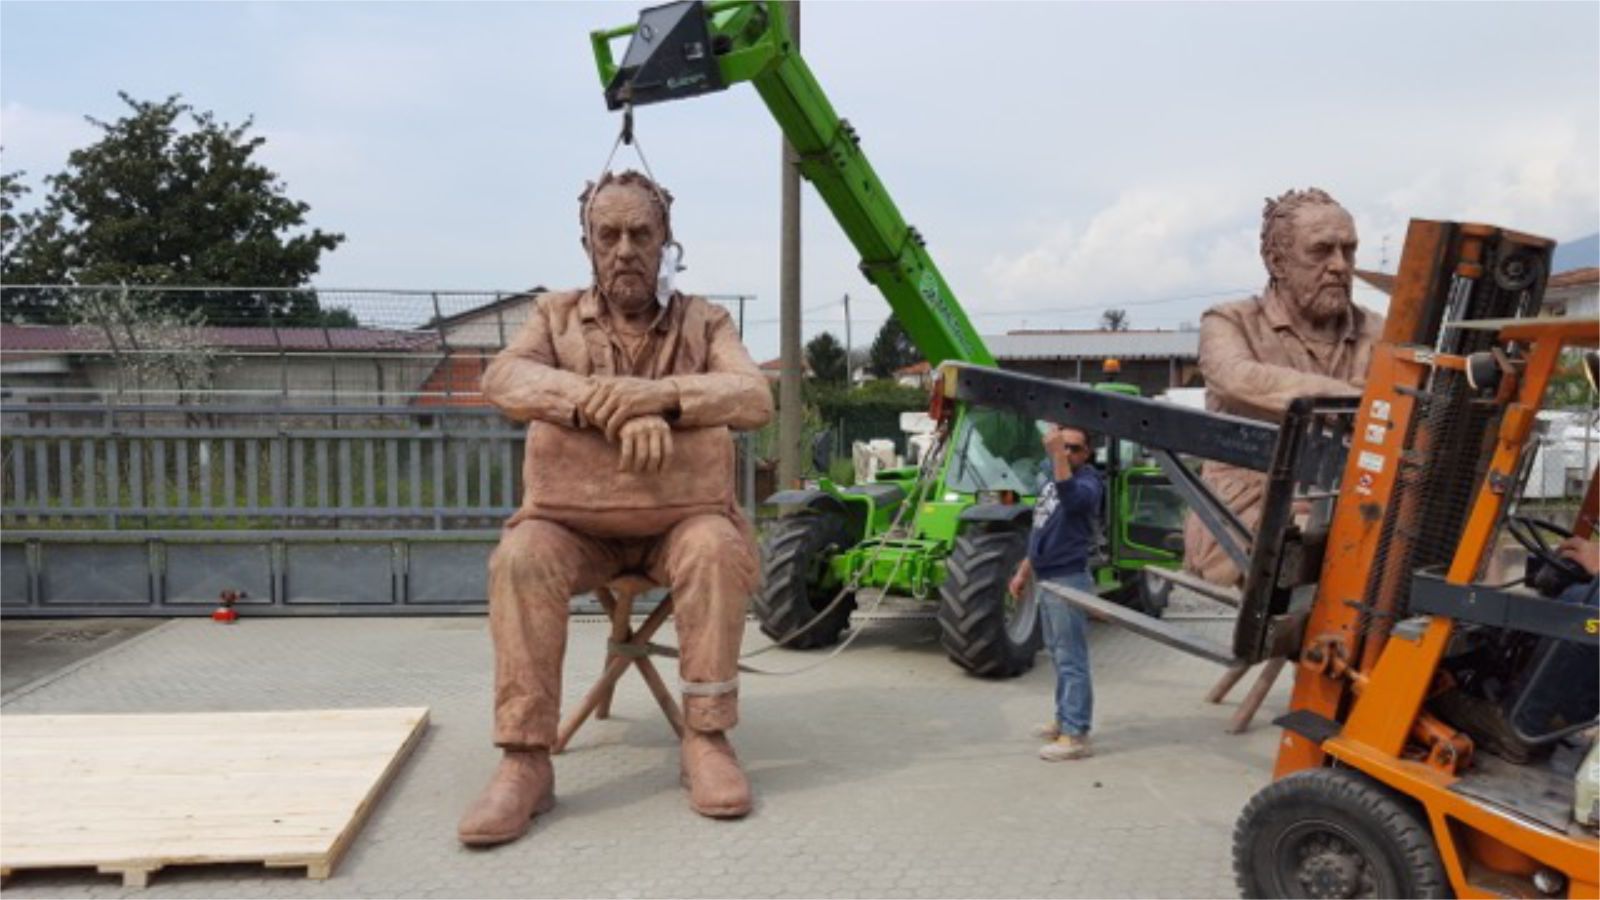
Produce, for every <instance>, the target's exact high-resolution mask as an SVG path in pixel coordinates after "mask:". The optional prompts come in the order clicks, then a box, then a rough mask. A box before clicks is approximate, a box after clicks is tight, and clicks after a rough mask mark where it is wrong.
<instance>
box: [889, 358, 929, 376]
mask: <svg viewBox="0 0 1600 900" xmlns="http://www.w3.org/2000/svg"><path fill="white" fill-rule="evenodd" d="M932 371H933V366H930V365H928V361H927V360H923V361H922V362H916V363H912V364H911V365H909V366H901V367H900V368H898V369H895V370H894V374H895V375H926V374H928V373H929V372H932Z"/></svg>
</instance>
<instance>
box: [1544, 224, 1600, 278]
mask: <svg viewBox="0 0 1600 900" xmlns="http://www.w3.org/2000/svg"><path fill="white" fill-rule="evenodd" d="M1589 266H1600V232H1595V233H1594V234H1591V235H1589V236H1588V237H1581V238H1574V239H1573V240H1570V241H1562V242H1561V243H1559V244H1557V245H1556V254H1555V258H1554V259H1553V260H1551V263H1550V267H1551V269H1553V270H1554V271H1555V272H1566V271H1569V270H1571V269H1583V268H1587V267H1589Z"/></svg>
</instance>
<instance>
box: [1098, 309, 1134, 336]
mask: <svg viewBox="0 0 1600 900" xmlns="http://www.w3.org/2000/svg"><path fill="white" fill-rule="evenodd" d="M1100 330H1101V331H1127V330H1128V311H1127V310H1125V309H1108V310H1106V311H1105V312H1103V313H1101V314H1100Z"/></svg>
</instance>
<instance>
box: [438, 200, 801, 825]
mask: <svg viewBox="0 0 1600 900" xmlns="http://www.w3.org/2000/svg"><path fill="white" fill-rule="evenodd" d="M671 202H672V197H671V195H669V194H668V193H667V192H666V191H665V190H663V189H662V188H660V187H659V186H657V185H656V184H655V183H654V182H653V181H651V180H650V179H648V178H646V177H645V176H643V175H641V174H639V173H637V172H624V173H622V174H620V175H612V174H610V173H607V174H606V175H605V176H604V177H602V178H601V180H600V182H599V184H592V185H590V186H589V188H588V189H587V190H585V191H584V192H583V195H582V196H581V197H580V203H581V206H580V213H579V221H580V223H581V225H582V226H583V239H582V242H583V246H584V248H585V249H586V250H587V251H588V254H589V261H590V265H591V267H592V271H593V282H592V283H591V284H590V286H589V287H588V288H586V289H584V290H581V291H569V292H565V293H554V294H546V295H544V296H542V297H540V298H539V301H538V303H537V304H536V305H535V306H534V308H533V309H532V311H531V312H530V314H529V317H528V324H527V325H526V326H525V327H524V328H523V330H522V332H521V333H520V334H518V335H517V337H516V339H515V340H514V341H513V342H512V343H511V344H510V345H509V346H508V347H507V348H506V349H505V350H504V351H503V352H501V353H500V355H499V356H497V357H495V360H494V362H493V364H491V365H490V366H489V368H488V370H487V371H485V372H484V375H483V395H484V397H485V398H487V399H488V400H489V402H491V403H493V404H494V405H495V406H497V407H499V409H500V411H501V412H503V413H505V414H506V415H507V416H509V417H510V418H512V419H515V420H516V421H518V422H528V423H530V426H529V427H530V445H531V444H532V443H533V440H532V439H533V437H534V434H535V433H534V431H533V429H538V430H541V431H542V430H545V429H559V431H551V432H547V433H546V434H545V435H543V437H546V438H552V439H554V440H555V441H556V442H557V444H558V445H560V442H562V441H568V442H569V443H570V445H571V446H578V447H594V446H597V445H598V446H600V447H601V448H604V450H603V452H597V453H594V454H592V456H591V455H588V454H586V455H585V456H584V458H582V459H578V460H573V459H565V458H564V459H562V460H559V462H560V463H561V464H562V465H563V466H564V467H567V468H575V469H581V470H583V471H585V473H586V474H585V478H584V479H580V480H587V481H588V482H590V483H592V484H604V483H605V482H606V479H607V477H608V476H607V469H608V468H609V469H619V468H620V469H625V470H628V471H630V472H634V473H642V474H649V473H660V472H663V471H664V470H666V471H667V472H668V474H667V475H660V476H658V477H662V478H666V477H674V478H679V479H683V478H687V477H689V476H690V475H692V474H693V473H694V472H695V471H696V470H701V471H702V472H704V473H708V474H703V475H702V476H701V477H708V478H712V479H715V478H716V477H718V475H719V473H718V472H717V471H716V468H717V466H721V465H726V459H727V458H728V457H720V456H719V457H718V459H719V460H722V462H720V463H718V464H717V466H713V465H712V464H711V463H709V462H706V461H697V460H695V459H689V458H686V455H685V454H686V453H688V452H689V451H687V450H686V449H685V447H686V446H688V445H689V443H690V442H689V441H687V440H686V439H684V437H683V434H684V432H683V430H685V429H702V430H703V429H708V428H715V427H717V426H723V427H726V428H731V429H740V430H748V429H754V428H759V427H761V426H762V425H764V424H766V423H767V421H768V420H770V419H771V418H772V395H771V393H770V392H769V391H768V389H767V384H766V380H765V379H764V378H762V377H761V373H760V371H759V370H758V369H757V368H756V365H755V363H754V362H753V361H751V359H750V354H749V353H748V352H747V351H746V350H745V347H744V345H743V344H742V343H741V342H740V340H739V333H738V329H737V328H736V327H735V326H734V324H733V321H732V319H731V317H730V316H729V315H728V312H727V311H726V310H724V309H722V308H721V307H718V306H715V305H713V304H711V303H708V302H706V301H705V300H704V299H703V298H700V297H689V296H684V295H682V294H679V293H677V292H675V291H673V290H672V288H671V284H670V270H671V268H672V266H673V261H672V260H669V262H668V266H667V267H666V268H665V269H664V268H663V266H662V256H663V254H664V253H666V252H668V250H667V248H668V246H669V244H671V242H672V220H671ZM674 249H675V248H674ZM584 432H588V433H589V434H588V435H584V434H583V433H584ZM675 433H677V434H679V435H680V438H679V440H678V442H677V443H678V449H677V451H676V453H677V456H676V458H675V457H674V434H675ZM597 435H603V439H602V438H599V437H597ZM569 436H570V437H569ZM580 439H581V440H580ZM585 441H586V442H587V443H584V442H585ZM597 442H598V443H597ZM712 449H717V448H712ZM729 452H730V455H731V450H730V451H729ZM537 464H540V463H539V461H534V462H532V463H530V465H537ZM669 466H670V467H671V468H670V469H669ZM727 477H728V479H729V485H730V486H731V479H732V478H733V472H732V470H731V467H729V470H728V472H727ZM631 483H633V484H643V483H644V482H641V481H640V480H639V479H637V478H636V479H634V480H633V481H632V482H631ZM636 490H640V493H644V494H647V493H649V492H648V491H646V490H642V489H636ZM726 497H727V498H728V499H727V508H726V509H724V510H722V511H720V512H717V513H705V512H701V513H699V514H695V515H687V516H683V517H677V518H674V517H673V516H672V515H671V510H670V509H666V508H661V507H654V508H648V509H641V510H640V513H641V515H640V516H639V518H647V517H650V516H652V515H653V516H654V517H655V519H659V520H660V521H661V522H663V523H664V524H662V525H661V526H660V531H659V533H654V534H650V535H647V536H641V537H614V536H605V535H601V534H590V533H585V532H584V531H582V530H580V529H579V528H577V527H574V526H569V525H566V524H562V523H561V522H558V521H553V520H552V519H551V518H549V517H548V514H545V513H541V508H540V506H539V502H540V501H541V499H542V500H544V501H546V502H548V501H549V499H550V498H549V497H548V496H546V497H543V498H541V497H536V496H534V495H533V492H532V491H529V492H528V495H527V496H526V497H525V498H524V501H523V508H522V510H521V511H520V512H518V514H517V515H516V516H515V517H513V518H512V519H511V521H510V522H509V523H507V526H506V530H505V532H504V534H503V536H502V537H501V540H500V546H499V547H497V548H496V549H495V551H494V555H493V556H492V557H491V558H490V560H489V632H490V636H491V637H492V638H493V641H494V657H495V688H494V742H495V744H496V745H497V746H499V747H500V748H501V750H502V751H503V756H502V758H501V761H500V765H499V768H498V769H497V770H496V771H495V774H494V776H493V778H491V779H490V781H489V784H488V786H487V787H486V788H484V791H483V793H482V794H481V795H480V796H479V797H478V799H477V800H476V801H475V802H474V803H473V804H472V806H471V807H470V808H468V809H467V811H466V814H465V815H464V816H463V817H462V819H461V823H460V826H459V828H458V830H457V831H458V836H459V837H460V839H461V841H462V843H465V844H468V845H473V846H486V845H490V844H498V843H503V842H505V841H510V840H514V839H515V838H517V837H520V836H521V835H522V834H523V832H525V831H526V830H527V828H528V822H529V820H530V819H531V818H532V817H533V816H534V815H537V814H538V813H541V812H544V811H545V810H548V809H549V808H550V807H551V806H553V805H554V803H555V776H554V773H553V771H552V769H551V765H550V747H551V746H552V745H553V744H554V743H555V740H556V722H557V716H558V713H559V705H560V701H561V663H562V658H563V656H564V655H565V653H566V640H567V617H568V604H569V600H570V598H571V597H572V595H573V594H575V593H582V592H584V591H589V590H593V589H594V588H597V587H600V586H602V585H604V584H605V583H606V582H607V581H609V580H610V579H611V578H612V577H613V576H615V575H616V574H618V573H620V572H639V573H643V574H646V575H648V576H649V577H650V578H651V579H652V580H654V581H656V582H657V583H659V584H664V585H667V586H668V587H670V588H671V590H672V595H673V598H674V604H675V612H676V615H675V618H674V621H675V623H676V626H677V630H678V641H679V646H680V650H681V654H682V655H681V659H680V665H679V675H680V679H681V684H682V691H683V717H684V734H683V743H682V770H683V778H684V782H685V784H686V786H687V787H688V789H689V805H690V806H691V807H692V808H693V809H694V810H695V811H696V812H699V813H701V814H702V815H706V816H714V817H722V818H728V817H736V816H742V815H744V814H745V813H747V812H749V810H750V784H749V782H748V780H746V778H745V774H744V772H743V770H742V769H740V767H739V762H738V759H737V757H735V756H734V752H733V747H732V745H730V744H729V743H728V737H727V732H728V731H729V730H730V729H732V728H733V726H734V725H735V724H736V723H737V722H738V718H739V706H738V693H737V691H738V680H737V676H738V671H737V666H738V658H739V644H740V641H741V640H742V639H743V636H744V617H745V602H746V600H747V599H748V598H749V596H750V594H751V592H752V591H753V590H754V588H755V586H756V583H757V581H758V580H759V577H760V571H759V565H758V562H757V557H756V550H755V545H754V542H753V540H752V535H751V533H750V528H749V526H748V523H746V522H745V520H744V518H743V516H742V515H741V514H740V512H739V510H738V508H737V506H736V505H735V504H734V503H733V501H732V499H731V497H732V494H731V491H729V492H728V494H727V495H726ZM649 502H650V499H649V498H648V497H643V498H641V505H642V506H643V505H648V503H649ZM655 519H653V520H655Z"/></svg>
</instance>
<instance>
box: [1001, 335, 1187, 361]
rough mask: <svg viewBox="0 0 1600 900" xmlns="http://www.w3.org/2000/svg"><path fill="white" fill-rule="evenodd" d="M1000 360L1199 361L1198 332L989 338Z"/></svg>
mask: <svg viewBox="0 0 1600 900" xmlns="http://www.w3.org/2000/svg"><path fill="white" fill-rule="evenodd" d="M983 342H984V343H985V344H988V345H989V352H991V353H993V354H994V356H995V358H996V359H1093V360H1100V359H1105V358H1106V357H1108V356H1115V357H1117V358H1118V359H1174V358H1176V359H1197V358H1199V356H1200V332H1198V331H1092V330H1085V331H1013V332H1010V333H1008V334H986V335H984V336H983Z"/></svg>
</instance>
